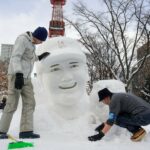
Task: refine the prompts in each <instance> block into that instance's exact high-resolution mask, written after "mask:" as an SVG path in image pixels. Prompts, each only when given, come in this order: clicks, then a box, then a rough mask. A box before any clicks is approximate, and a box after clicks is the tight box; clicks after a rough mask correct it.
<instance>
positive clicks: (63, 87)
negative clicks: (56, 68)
mask: <svg viewBox="0 0 150 150" xmlns="http://www.w3.org/2000/svg"><path fill="white" fill-rule="evenodd" d="M76 85H77V82H75V83H74V84H73V85H71V86H59V88H60V89H63V90H66V89H72V88H74V87H75V86H76Z"/></svg>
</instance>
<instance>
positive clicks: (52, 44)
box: [37, 37, 88, 109]
mask: <svg viewBox="0 0 150 150" xmlns="http://www.w3.org/2000/svg"><path fill="white" fill-rule="evenodd" d="M38 49H39V51H40V53H42V52H45V51H48V52H50V55H49V56H48V57H47V58H46V59H44V60H43V61H41V62H40V63H39V64H38V66H37V73H38V76H40V78H41V80H42V82H43V84H44V87H45V90H46V92H47V94H48V95H49V99H50V102H52V103H53V105H54V104H55V105H57V106H64V107H66V106H69V107H70V108H71V107H72V106H73V108H76V106H79V105H81V103H85V102H83V101H84V98H83V97H84V96H85V95H86V82H87V81H88V70H87V65H86V56H85V54H84V53H83V52H82V50H81V45H80V44H79V43H78V42H77V41H75V40H73V39H70V38H65V37H55V38H52V39H49V40H47V41H46V42H44V43H43V44H42V45H41V47H39V48H38ZM85 105H86V104H85ZM67 109H68V108H67Z"/></svg>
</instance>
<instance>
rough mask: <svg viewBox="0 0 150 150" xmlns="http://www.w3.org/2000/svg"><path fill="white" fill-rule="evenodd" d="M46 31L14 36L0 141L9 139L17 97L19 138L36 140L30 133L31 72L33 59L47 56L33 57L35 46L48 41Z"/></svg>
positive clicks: (33, 101) (45, 54)
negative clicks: (20, 112)
mask: <svg viewBox="0 0 150 150" xmlns="http://www.w3.org/2000/svg"><path fill="white" fill-rule="evenodd" d="M47 34H48V33H47V30H46V29H45V28H44V27H38V28H37V29H36V30H35V31H34V32H33V33H32V32H26V33H24V34H21V35H19V36H18V37H17V39H16V41H15V44H14V48H13V51H12V55H11V58H10V63H9V68H8V100H7V103H6V106H5V108H4V111H3V114H2V117H1V120H0V139H7V138H8V134H7V132H8V130H9V127H10V123H11V120H12V117H13V114H14V112H15V111H16V109H17V106H18V101H19V97H20V95H21V98H22V115H21V122H20V133H19V138H39V137H40V135H38V134H35V133H34V132H33V112H34V109H35V98H34V92H33V86H32V83H31V72H32V70H33V65H34V62H35V61H36V60H41V59H43V58H45V57H47V56H48V55H49V53H48V52H45V53H43V54H41V55H39V56H36V55H35V45H36V44H41V43H42V42H43V41H45V40H46V38H47Z"/></svg>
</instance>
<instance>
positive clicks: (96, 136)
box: [88, 131, 105, 141]
mask: <svg viewBox="0 0 150 150" xmlns="http://www.w3.org/2000/svg"><path fill="white" fill-rule="evenodd" d="M104 136H105V134H104V133H103V132H102V131H100V132H99V133H98V134H96V135H93V136H89V137H88V139H89V141H97V140H101V139H102V138H103V137H104Z"/></svg>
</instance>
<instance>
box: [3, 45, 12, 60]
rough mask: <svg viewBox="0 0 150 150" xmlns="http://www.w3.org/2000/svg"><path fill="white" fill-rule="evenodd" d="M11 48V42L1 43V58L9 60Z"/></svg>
mask: <svg viewBox="0 0 150 150" xmlns="http://www.w3.org/2000/svg"><path fill="white" fill-rule="evenodd" d="M12 50H13V45H12V44H1V60H2V61H5V60H9V59H10V56H11V53H12Z"/></svg>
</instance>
